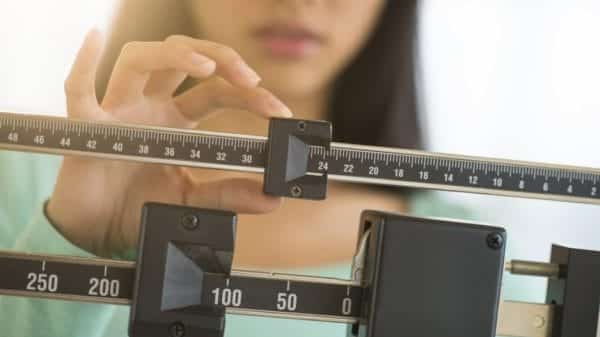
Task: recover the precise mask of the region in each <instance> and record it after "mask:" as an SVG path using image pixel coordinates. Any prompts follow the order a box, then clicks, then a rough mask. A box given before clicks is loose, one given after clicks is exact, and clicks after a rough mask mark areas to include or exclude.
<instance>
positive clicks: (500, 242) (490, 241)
mask: <svg viewBox="0 0 600 337" xmlns="http://www.w3.org/2000/svg"><path fill="white" fill-rule="evenodd" d="M486 242H487V245H488V247H490V248H492V249H495V250H497V249H500V248H502V246H504V237H503V236H502V234H500V233H490V234H488V236H487V237H486Z"/></svg>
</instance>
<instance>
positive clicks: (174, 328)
mask: <svg viewBox="0 0 600 337" xmlns="http://www.w3.org/2000/svg"><path fill="white" fill-rule="evenodd" d="M169 335H170V336H171V337H183V336H185V326H184V325H183V323H181V322H175V323H173V324H171V325H170V326H169Z"/></svg>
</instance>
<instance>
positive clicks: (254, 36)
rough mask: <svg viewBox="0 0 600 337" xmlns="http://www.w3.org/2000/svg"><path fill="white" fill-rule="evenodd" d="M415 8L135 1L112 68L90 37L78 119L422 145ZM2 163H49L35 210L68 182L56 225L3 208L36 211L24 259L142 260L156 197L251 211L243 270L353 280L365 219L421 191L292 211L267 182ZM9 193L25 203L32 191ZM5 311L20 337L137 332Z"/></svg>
mask: <svg viewBox="0 0 600 337" xmlns="http://www.w3.org/2000/svg"><path fill="white" fill-rule="evenodd" d="M416 7H417V6H416V1H415V0H403V1H391V0H389V1H385V0H351V1H349V0H321V1H319V0H305V1H300V0H296V1H294V0H278V1H275V0H260V1H251V2H250V1H245V2H242V1H235V0H203V1H191V0H189V1H172V0H163V1H159V0H154V1H152V2H151V3H150V2H149V1H147V0H144V1H139V0H136V1H134V0H127V1H124V2H123V6H122V8H121V9H120V14H119V15H118V16H117V17H116V20H115V25H114V28H113V30H112V32H113V33H112V34H111V39H110V41H109V43H108V47H107V49H106V52H105V53H104V59H102V58H101V55H102V53H101V49H102V41H101V37H100V36H99V34H98V33H97V32H91V33H90V34H88V36H87V38H86V41H85V42H84V45H83V46H82V48H81V50H80V52H79V55H78V56H77V58H76V61H75V63H74V65H73V68H72V70H71V73H70V75H69V77H68V79H67V81H66V83H65V89H66V96H67V106H68V113H69V116H70V117H75V118H83V119H93V120H110V121H122V122H133V123H148V124H156V125H164V126H169V127H180V128H194V127H198V128H200V129H203V130H218V131H226V132H234V133H241V134H261V133H264V132H265V130H266V123H267V120H266V119H267V118H268V117H290V116H291V111H293V112H294V116H295V117H297V118H304V119H328V120H331V121H332V122H333V126H334V130H333V132H334V140H335V141H344V142H353V143H361V144H375V145H387V146H398V147H408V148H412V147H416V146H418V144H420V138H419V137H420V133H419V128H418V125H417V113H416V104H415V101H416V95H415V81H414V54H415V49H414V44H415V25H416V12H417V8H416ZM132 23H135V24H134V25H132ZM131 41H136V42H131ZM140 41H144V42H140ZM125 42H128V43H126V44H125ZM123 45H124V47H123ZM96 74H98V81H97V83H98V89H97V90H96V89H95V82H96ZM186 78H187V80H186ZM98 98H100V100H98ZM99 102H100V103H99ZM240 110H243V111H240ZM214 112H218V114H213V113H214ZM209 115H210V116H209ZM2 156H4V158H2V159H0V160H1V161H0V163H2V165H3V166H5V167H6V166H8V165H13V166H14V167H13V168H12V169H13V170H15V171H16V172H20V173H21V174H23V175H25V176H24V177H21V178H22V179H19V180H18V181H22V180H25V179H31V178H29V177H39V176H40V172H39V171H40V170H41V169H43V170H44V173H45V174H47V175H48V176H47V177H45V178H44V180H43V181H38V182H37V183H36V184H35V185H33V186H30V188H31V189H27V190H25V191H27V192H28V194H31V193H30V191H32V190H33V191H39V192H36V193H37V195H36V197H35V200H33V202H34V203H38V204H40V203H41V202H42V201H41V200H42V199H44V198H46V197H48V195H49V194H50V193H49V189H48V188H47V187H48V186H49V184H51V182H52V181H53V177H54V175H55V174H57V178H56V185H55V187H54V190H53V192H52V193H51V195H50V198H49V202H48V204H47V207H46V209H45V210H46V217H44V216H43V215H42V214H41V212H39V211H38V212H35V211H34V210H30V209H24V208H25V207H23V206H22V205H23V203H19V204H15V207H12V208H11V207H7V209H6V210H2V212H4V213H6V214H7V215H8V216H7V218H8V220H9V221H8V223H10V222H14V223H18V222H19V221H23V222H24V221H26V220H25V217H24V216H23V215H24V214H30V213H34V214H37V217H35V219H33V220H31V219H28V221H29V224H28V225H27V226H26V227H25V229H23V230H21V231H19V232H14V231H15V227H14V226H12V227H7V228H3V229H2V230H3V231H4V232H3V234H5V235H3V239H4V240H5V242H3V243H4V244H5V246H8V247H13V248H15V249H19V250H26V251H43V252H46V253H58V254H69V255H89V254H95V255H100V256H113V257H123V258H133V256H134V254H135V244H136V241H137V237H138V226H139V214H140V209H141V205H142V204H143V203H144V202H145V201H149V200H152V201H161V202H168V203H175V204H186V205H192V206H200V207H209V208H224V209H232V210H235V211H237V212H239V213H241V216H240V217H239V221H238V223H239V225H238V233H237V241H236V251H235V258H234V265H235V268H244V269H268V270H274V269H278V270H291V269H295V270H294V272H296V273H298V272H299V270H301V271H302V272H311V273H315V274H320V275H328V276H339V277H347V276H348V274H347V271H348V267H349V261H350V259H351V257H352V254H353V253H354V249H355V247H356V239H357V238H356V233H357V230H356V226H357V225H358V217H359V214H360V211H361V210H363V209H366V208H373V209H380V210H392V211H404V212H407V211H413V212H419V209H418V208H419V207H418V206H415V205H416V204H418V203H415V200H416V199H415V197H414V196H409V195H408V194H406V193H401V192H399V191H397V190H391V189H383V188H377V189H376V188H373V187H365V186H356V185H346V184H341V183H331V184H330V186H329V192H328V200H326V201H324V202H319V203H314V202H308V201H300V200H285V202H282V201H281V200H280V199H278V198H274V197H271V196H266V195H264V194H263V193H262V192H261V190H262V184H261V181H260V180H257V177H256V176H255V175H248V174H234V173H231V172H220V171H214V170H200V169H195V170H189V169H183V168H175V167H167V166H157V165H144V164H137V163H125V162H111V161H105V160H96V159H89V158H75V157H68V158H65V159H64V160H63V162H62V165H61V167H60V169H58V173H55V172H56V170H55V169H53V168H54V167H56V159H52V158H46V157H44V158H39V157H37V159H32V158H31V156H28V155H23V154H2ZM25 160H29V161H30V163H29V164H28V165H27V166H25V165H24V164H25ZM28 181H29V180H28ZM2 183H3V184H4V182H2ZM3 186H4V185H3ZM13 189H14V191H15V193H13V194H16V195H17V197H14V198H12V197H11V198H12V199H11V200H18V196H19V195H23V193H24V192H21V193H18V192H17V191H19V187H17V186H14V187H13ZM8 194H10V193H6V194H5V195H8ZM8 202H15V201H10V200H6V202H3V203H2V205H9V204H8ZM28 204H32V202H31V201H30V202H29V203H28ZM428 206H429V208H430V210H431V209H436V211H438V214H445V215H451V214H449V212H448V211H446V212H445V211H444V210H443V209H441V208H440V207H439V205H436V204H433V203H431V202H429V203H428ZM421 208H422V207H421ZM39 209H41V208H40V207H38V210H39ZM11 212H12V213H11ZM419 213H424V211H423V209H421V211H420V212H419ZM429 214H431V212H429ZM49 220H50V221H51V222H52V224H50V223H48V221H49ZM15 242H16V244H15ZM0 301H1V302H0V303H1V305H2V307H3V310H2V311H3V312H8V310H11V311H12V312H14V316H13V315H11V314H3V315H2V316H1V317H0V319H1V320H2V323H1V324H2V327H3V331H4V333H6V334H7V335H9V336H13V335H26V336H66V335H69V336H121V335H122V336H125V335H126V331H127V329H126V326H127V319H128V313H127V311H128V308H124V307H114V306H106V305H104V306H102V305H92V304H81V303H59V302H48V301H43V300H23V299H8V298H2V299H0ZM226 334H227V335H229V336H248V335H250V336H252V335H262V336H265V335H267V336H268V335H271V334H272V335H282V334H285V335H287V336H293V335H303V336H320V335H324V336H325V335H327V336H335V335H339V336H341V335H345V326H341V325H335V324H324V323H316V322H300V321H289V320H276V319H266V318H263V319H258V318H252V319H250V318H247V317H230V318H228V322H227V329H226Z"/></svg>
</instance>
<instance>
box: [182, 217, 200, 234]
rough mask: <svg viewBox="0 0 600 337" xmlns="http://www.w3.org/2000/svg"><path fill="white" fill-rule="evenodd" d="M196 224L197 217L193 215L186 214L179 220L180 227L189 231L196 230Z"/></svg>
mask: <svg viewBox="0 0 600 337" xmlns="http://www.w3.org/2000/svg"><path fill="white" fill-rule="evenodd" d="M198 222H199V220H198V217H197V216H195V215H194V214H186V215H184V216H183V217H182V218H181V225H182V226H183V228H185V229H187V230H189V231H193V230H194V229H196V228H198Z"/></svg>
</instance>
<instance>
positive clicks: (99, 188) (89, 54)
mask: <svg viewBox="0 0 600 337" xmlns="http://www.w3.org/2000/svg"><path fill="white" fill-rule="evenodd" d="M102 45H103V43H102V37H101V35H100V33H99V32H97V31H91V32H90V33H89V34H88V36H87V37H86V40H85V42H84V44H83V46H82V48H81V50H80V51H79V54H78V55H77V58H76V60H75V63H74V65H73V67H72V69H71V73H70V75H69V77H68V78H67V80H66V82H65V92H66V96H67V109H68V115H69V117H73V118H79V119H87V120H101V121H122V122H127V123H143V124H153V125H162V126H168V127H177V128H194V127H196V126H197V125H198V123H199V121H200V120H201V119H202V118H204V117H206V116H207V115H208V114H209V113H211V112H214V111H215V110H218V109H222V108H234V109H239V110H246V111H250V112H251V113H254V114H258V115H261V116H263V117H265V118H268V117H289V116H291V113H290V112H289V109H287V107H285V105H283V103H281V102H280V101H279V100H278V99H277V98H275V97H274V96H273V95H272V94H271V93H270V92H268V91H267V90H265V89H263V88H260V87H258V86H257V85H258V82H259V81H260V79H259V77H258V75H256V73H255V72H254V71H253V70H252V69H250V67H248V65H247V64H246V63H245V62H244V61H243V60H242V58H241V57H240V56H239V55H238V54H237V53H236V52H235V51H233V50H232V49H230V48H228V47H226V46H223V45H219V44H217V43H213V42H209V41H203V40H197V39H193V38H190V37H185V36H172V37H169V38H167V39H166V40H165V41H163V42H132V43H129V44H127V45H126V46H125V47H124V48H123V50H122V52H121V55H120V56H119V59H118V61H117V63H116V65H115V68H114V70H113V73H112V75H111V78H110V81H109V83H108V87H107V90H106V95H105V96H104V99H103V101H102V103H101V104H98V101H97V99H96V93H95V89H94V88H95V83H94V82H95V74H96V71H97V68H98V63H99V59H100V54H101V49H102ZM186 76H191V77H194V78H196V79H200V80H201V81H200V82H199V83H198V84H197V85H196V86H194V87H193V88H191V89H189V90H187V91H186V92H184V93H183V94H181V95H179V96H176V97H173V95H174V92H175V90H176V89H177V87H178V86H179V85H180V84H181V83H182V82H183V80H184V79H185V78H186ZM146 201H158V202H167V203H174V204H181V205H191V206H199V207H207V208H221V209H230V210H234V211H237V212H241V213H263V212H269V211H271V210H273V209H275V208H277V207H278V206H279V204H280V199H279V198H275V197H270V196H267V195H264V194H263V193H262V185H261V183H260V182H259V181H254V180H249V179H228V180H219V181H212V182H208V183H207V182H203V183H200V182H198V181H195V180H194V179H193V178H192V176H191V175H190V174H189V172H188V169H185V168H180V167H171V166H162V165H150V164H140V163H133V162H123V161H110V160H101V159H90V158H85V157H65V159H64V160H63V163H62V166H61V169H60V172H59V176H58V180H57V183H56V186H55V189H54V192H53V194H52V197H51V198H50V202H49V203H48V208H47V212H48V216H49V218H50V219H52V221H53V222H54V223H55V224H56V226H57V227H58V229H59V230H60V231H61V232H62V233H63V235H65V237H66V238H67V239H69V240H70V241H71V242H73V243H75V244H77V245H78V246H80V247H82V248H84V249H86V250H88V251H91V252H93V253H96V254H98V255H110V254H112V253H117V252H122V251H124V250H125V249H129V248H132V247H134V246H135V244H136V242H137V238H138V232H139V222H140V215H141V208H142V205H143V204H144V203H145V202H146Z"/></svg>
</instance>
